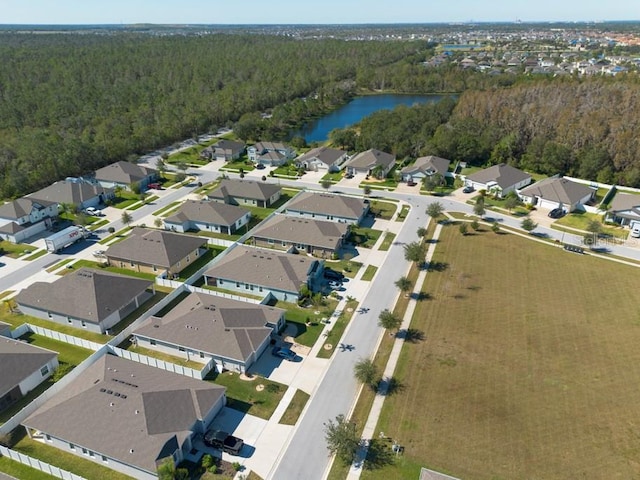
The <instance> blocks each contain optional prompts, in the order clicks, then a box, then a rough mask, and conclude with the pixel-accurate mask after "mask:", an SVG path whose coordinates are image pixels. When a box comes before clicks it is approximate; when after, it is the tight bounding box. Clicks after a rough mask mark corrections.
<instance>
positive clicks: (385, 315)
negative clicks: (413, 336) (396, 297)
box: [378, 308, 402, 330]
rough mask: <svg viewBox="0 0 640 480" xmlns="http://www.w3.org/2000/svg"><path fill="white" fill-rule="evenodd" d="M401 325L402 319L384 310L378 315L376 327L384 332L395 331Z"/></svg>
mask: <svg viewBox="0 0 640 480" xmlns="http://www.w3.org/2000/svg"><path fill="white" fill-rule="evenodd" d="M401 324H402V319H401V318H399V317H397V316H396V315H395V314H394V313H393V312H391V311H390V310H388V309H386V308H385V309H384V310H383V311H381V312H380V315H378V325H380V326H381V327H382V328H384V329H386V330H397V329H398V328H400V325H401Z"/></svg>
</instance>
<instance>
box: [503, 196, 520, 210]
mask: <svg viewBox="0 0 640 480" xmlns="http://www.w3.org/2000/svg"><path fill="white" fill-rule="evenodd" d="M519 204H520V200H518V197H516V196H514V195H507V198H505V199H504V207H505V208H506V209H507V210H509V212H511V210H513V209H514V208H516V207H517V206H518V205H519Z"/></svg>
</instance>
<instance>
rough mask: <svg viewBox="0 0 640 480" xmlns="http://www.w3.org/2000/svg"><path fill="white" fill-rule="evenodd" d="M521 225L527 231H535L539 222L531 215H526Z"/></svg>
mask: <svg viewBox="0 0 640 480" xmlns="http://www.w3.org/2000/svg"><path fill="white" fill-rule="evenodd" d="M520 226H521V227H522V229H523V230H525V231H526V232H527V233H531V232H533V231H534V230H535V229H536V227H537V226H538V224H537V223H535V222H534V221H533V220H531V218H530V217H524V219H523V220H522V222H521V223H520Z"/></svg>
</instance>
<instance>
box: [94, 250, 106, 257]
mask: <svg viewBox="0 0 640 480" xmlns="http://www.w3.org/2000/svg"><path fill="white" fill-rule="evenodd" d="M104 252H105V251H104V250H96V251H95V252H93V256H94V257H104Z"/></svg>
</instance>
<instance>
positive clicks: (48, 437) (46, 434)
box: [44, 433, 51, 442]
mask: <svg viewBox="0 0 640 480" xmlns="http://www.w3.org/2000/svg"><path fill="white" fill-rule="evenodd" d="M44 438H45V439H46V440H47V442H50V441H51V435H49V434H48V433H45V435H44Z"/></svg>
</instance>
